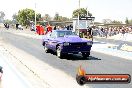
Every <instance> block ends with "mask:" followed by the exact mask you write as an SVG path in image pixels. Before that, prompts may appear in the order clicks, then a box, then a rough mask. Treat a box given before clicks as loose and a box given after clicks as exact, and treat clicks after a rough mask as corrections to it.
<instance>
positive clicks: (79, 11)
mask: <svg viewBox="0 0 132 88" xmlns="http://www.w3.org/2000/svg"><path fill="white" fill-rule="evenodd" d="M87 11H88V10H87V9H85V8H80V9H76V10H74V11H73V13H72V17H78V14H79V16H87V15H88V16H92V14H91V13H90V12H89V11H88V12H87ZM87 13H88V14H87Z"/></svg>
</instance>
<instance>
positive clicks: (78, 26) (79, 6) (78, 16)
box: [78, 0, 80, 34]
mask: <svg viewBox="0 0 132 88" xmlns="http://www.w3.org/2000/svg"><path fill="white" fill-rule="evenodd" d="M78 5H79V7H78V9H79V10H80V0H79V1H78ZM78 32H79V12H78ZM78 34H79V33H78Z"/></svg>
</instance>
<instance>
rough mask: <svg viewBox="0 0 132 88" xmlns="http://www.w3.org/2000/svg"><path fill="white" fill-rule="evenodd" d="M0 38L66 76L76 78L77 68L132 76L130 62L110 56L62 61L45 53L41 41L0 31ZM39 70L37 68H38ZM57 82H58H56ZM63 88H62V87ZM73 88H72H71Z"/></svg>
mask: <svg viewBox="0 0 132 88" xmlns="http://www.w3.org/2000/svg"><path fill="white" fill-rule="evenodd" d="M0 36H1V37H2V38H3V40H4V41H5V42H6V43H10V44H11V45H13V46H15V47H17V48H19V49H21V50H24V51H25V52H26V53H28V54H31V55H33V56H35V57H36V58H37V59H39V60H41V61H43V62H45V63H48V64H49V65H51V66H53V67H55V68H57V69H60V70H62V71H64V72H65V73H66V74H68V75H70V76H72V77H73V78H75V77H76V73H77V68H78V67H79V66H80V65H82V67H83V68H84V69H85V70H86V72H87V73H89V74H130V75H132V70H131V68H132V61H131V60H127V59H123V58H119V57H115V56H110V55H106V54H102V53H98V52H91V55H90V57H89V58H87V59H83V58H82V57H81V56H80V55H69V56H67V57H66V58H64V59H59V58H57V56H56V55H54V54H51V53H45V52H44V50H43V46H42V45H41V40H39V39H32V38H27V37H24V36H18V35H14V34H12V33H10V32H7V31H0ZM38 68H39V67H38ZM57 81H59V80H57ZM87 86H89V87H90V88H132V83H130V84H87ZM62 88H63V87H62ZM71 88H73V87H71Z"/></svg>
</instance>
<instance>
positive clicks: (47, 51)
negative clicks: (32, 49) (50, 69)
mask: <svg viewBox="0 0 132 88" xmlns="http://www.w3.org/2000/svg"><path fill="white" fill-rule="evenodd" d="M44 51H45V52H46V53H49V49H48V48H47V47H46V45H44Z"/></svg>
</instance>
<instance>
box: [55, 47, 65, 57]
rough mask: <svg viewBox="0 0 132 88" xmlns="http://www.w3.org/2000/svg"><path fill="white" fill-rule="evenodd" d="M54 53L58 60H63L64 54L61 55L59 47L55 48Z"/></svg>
mask: <svg viewBox="0 0 132 88" xmlns="http://www.w3.org/2000/svg"><path fill="white" fill-rule="evenodd" d="M56 53H57V57H58V58H63V56H64V54H63V53H62V51H61V47H60V46H58V47H57V50H56Z"/></svg>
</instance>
